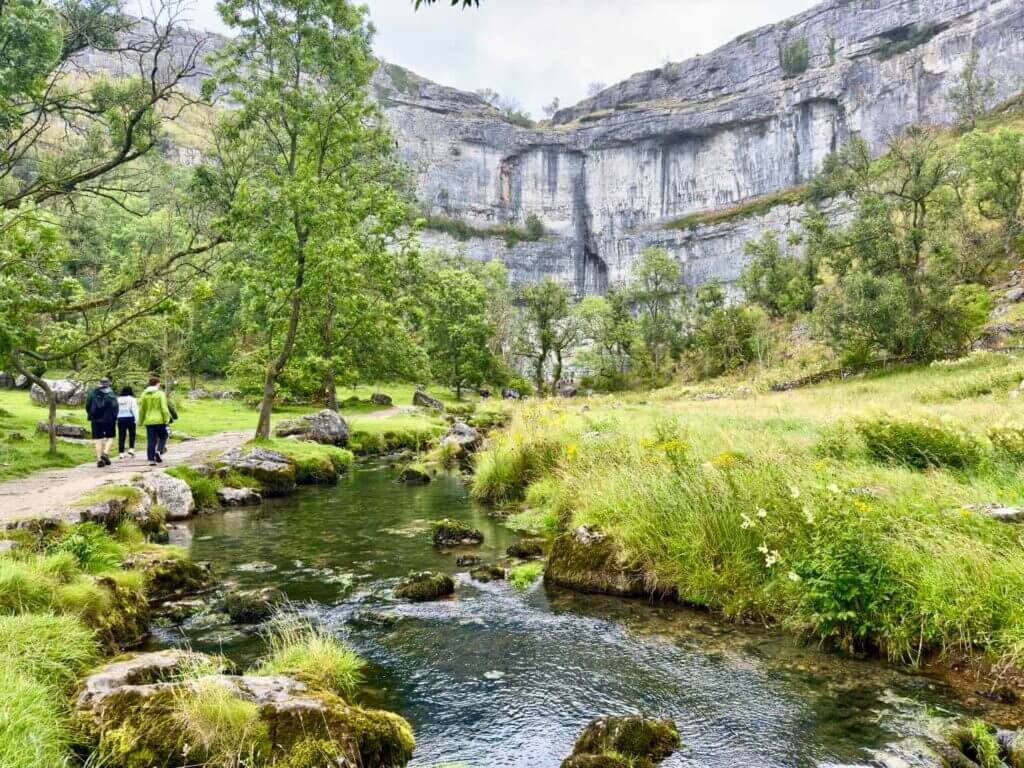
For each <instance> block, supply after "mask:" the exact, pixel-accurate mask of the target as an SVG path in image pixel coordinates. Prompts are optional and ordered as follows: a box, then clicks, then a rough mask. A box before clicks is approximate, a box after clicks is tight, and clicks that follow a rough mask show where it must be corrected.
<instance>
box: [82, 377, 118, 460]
mask: <svg viewBox="0 0 1024 768" xmlns="http://www.w3.org/2000/svg"><path fill="white" fill-rule="evenodd" d="M117 411H118V405H117V395H115V394H114V390H112V389H111V388H110V379H108V378H106V377H103V378H102V379H100V384H99V386H98V387H96V388H95V389H91V390H89V393H88V394H87V395H86V397H85V413H86V415H87V416H88V417H89V422H90V424H91V425H92V441H93V446H94V447H95V448H96V466H97V467H107V466H110V456H108V455H107V454H109V453H110V449H111V448H112V447H113V445H114V434H115V433H116V431H117Z"/></svg>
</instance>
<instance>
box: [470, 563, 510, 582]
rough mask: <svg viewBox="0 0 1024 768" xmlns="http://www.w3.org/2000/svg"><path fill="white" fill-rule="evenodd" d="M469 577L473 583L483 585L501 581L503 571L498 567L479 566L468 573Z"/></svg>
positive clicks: (503, 575) (503, 576) (503, 574)
mask: <svg viewBox="0 0 1024 768" xmlns="http://www.w3.org/2000/svg"><path fill="white" fill-rule="evenodd" d="M469 577H470V578H471V579H473V580H474V581H480V582H483V583H484V584H487V583H488V582H491V581H503V580H504V578H505V569H504V568H502V567H501V566H500V565H481V566H480V567H479V568H474V569H473V570H472V571H470V572H469Z"/></svg>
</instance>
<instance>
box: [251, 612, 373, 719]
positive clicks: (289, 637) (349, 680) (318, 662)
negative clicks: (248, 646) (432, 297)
mask: <svg viewBox="0 0 1024 768" xmlns="http://www.w3.org/2000/svg"><path fill="white" fill-rule="evenodd" d="M266 637H267V645H268V648H269V650H270V654H269V656H268V657H267V658H266V659H264V660H263V661H261V662H260V663H259V664H258V665H257V666H256V672H257V673H258V674H261V675H288V676H289V677H294V678H296V679H297V680H301V681H302V682H304V683H306V685H308V686H310V687H311V688H315V689H318V690H323V691H328V692H331V693H335V694H337V695H339V696H341V697H342V698H345V699H347V700H351V698H352V696H354V695H355V692H356V690H357V689H358V688H359V686H360V684H361V683H362V682H363V670H364V668H365V667H366V662H365V661H363V659H362V658H361V657H360V656H359V654H357V653H356V652H355V651H353V650H352V649H350V648H349V647H348V646H346V645H345V644H344V643H343V642H341V641H340V640H339V639H338V638H336V637H335V636H334V635H332V634H330V633H329V632H327V631H326V630H325V629H322V628H320V627H315V626H313V625H311V624H309V623H308V622H306V621H304V620H303V619H301V618H299V617H298V616H294V615H290V614H280V615H279V616H277V617H276V618H275V619H274V620H273V621H272V622H271V623H270V626H269V628H268V630H267V633H266Z"/></svg>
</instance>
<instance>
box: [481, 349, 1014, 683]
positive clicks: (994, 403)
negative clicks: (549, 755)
mask: <svg viewBox="0 0 1024 768" xmlns="http://www.w3.org/2000/svg"><path fill="white" fill-rule="evenodd" d="M1022 378H1024V358H1022V357H1019V356H1012V355H1008V354H998V353H978V354H974V355H972V356H970V357H968V358H965V359H964V360H961V361H958V362H954V363H936V364H933V365H930V366H925V367H917V368H907V369H902V370H899V371H896V372H890V373H885V374H876V375H868V376H860V377H855V378H853V379H850V380H847V381H844V382H840V383H833V384H825V385H820V386H816V387H812V388H807V389H801V390H797V391H792V392H786V393H761V392H756V391H753V390H750V389H745V388H742V387H741V388H737V389H734V390H733V391H732V393H731V394H723V393H722V392H721V391H718V390H716V389H713V388H710V387H704V388H701V387H675V388H669V389H665V390H661V391H658V392H655V393H652V394H649V395H635V396H627V397H619V398H616V397H602V398H595V399H592V400H590V401H588V402H587V403H586V404H585V405H584V404H582V403H577V402H571V401H553V402H543V403H535V404H530V405H526V406H524V407H523V408H522V409H521V410H520V411H519V412H518V413H517V415H516V417H515V419H514V421H513V423H512V425H511V427H510V428H509V429H508V430H507V431H506V432H505V433H503V434H502V435H501V436H499V437H497V438H496V439H494V440H493V441H492V444H491V447H490V449H489V450H488V451H487V452H486V453H484V454H483V455H481V456H480V457H479V459H478V463H477V475H476V478H475V481H474V486H473V492H474V494H475V495H476V496H477V497H478V498H480V499H483V500H487V501H491V502H493V503H496V504H498V505H501V506H505V507H512V508H514V509H517V510H521V511H520V512H519V515H518V517H517V518H515V522H516V523H518V524H519V525H523V526H526V527H531V528H534V529H540V530H548V531H557V530H567V529H572V528H575V527H576V526H580V525H584V524H588V525H596V526H598V527H600V528H602V529H604V530H605V531H606V532H608V533H610V534H611V535H612V536H613V537H614V539H615V540H616V541H618V542H619V543H620V544H621V545H622V547H623V548H624V551H625V553H626V556H627V559H628V560H629V561H630V562H632V563H633V564H635V565H636V566H638V567H639V568H640V569H642V571H643V573H644V576H645V579H646V583H647V585H648V588H649V590H650V591H651V592H652V593H661V594H666V595H671V596H677V597H678V598H679V599H680V600H682V601H684V602H687V603H691V604H694V605H698V606H706V607H708V608H712V609H715V610H717V611H721V612H722V613H724V614H725V615H726V616H728V617H731V618H734V619H738V620H748V619H757V620H775V621H779V622H782V623H785V624H786V625H788V626H790V627H792V628H793V629H795V630H796V631H799V632H801V633H805V634H807V635H808V636H811V637H815V638H818V639H820V640H823V641H826V642H829V643H833V644H835V645H838V646H842V647H846V648H849V649H855V650H868V651H875V652H881V653H884V654H887V655H889V656H890V657H892V658H894V659H899V660H903V661H910V662H916V661H919V660H921V658H922V657H925V656H928V655H930V654H954V653H956V654H958V653H969V654H975V653H978V652H980V653H982V654H987V655H988V656H989V657H990V658H991V659H995V658H998V659H1000V660H1002V661H1004V662H1008V663H1010V664H1017V665H1020V663H1021V662H1022V661H1024V605H1022V604H1021V602H1020V595H1021V594H1024V591H1022V590H1024V535H1022V529H1021V527H1019V526H1017V525H1013V524H1009V523H1006V522H996V521H994V520H991V519H989V518H988V516H987V515H986V514H985V512H984V511H983V507H982V506H976V505H990V504H991V505H1019V504H1024V484H1022V483H1021V481H1020V466H1021V462H1022V461H1024V450H1020V449H1018V447H1017V446H1018V445H1019V446H1020V447H1021V448H1024V432H1022V431H1021V428H1024V417H1021V415H1020V413H1019V410H1020V408H1021V404H1022V402H1024V401H1022V400H1019V399H1017V398H1016V397H1013V396H1011V394H1010V392H1011V390H1018V388H1019V386H1020V384H1021V380H1022Z"/></svg>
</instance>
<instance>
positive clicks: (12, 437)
mask: <svg viewBox="0 0 1024 768" xmlns="http://www.w3.org/2000/svg"><path fill="white" fill-rule="evenodd" d="M4 440H6V441H7V442H8V443H24V442H26V441H27V440H28V438H27V437H25V435H23V434H22V433H21V432H11V433H10V434H8V435H7V437H5V438H4Z"/></svg>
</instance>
